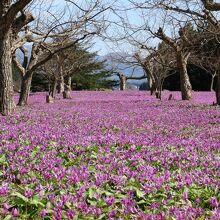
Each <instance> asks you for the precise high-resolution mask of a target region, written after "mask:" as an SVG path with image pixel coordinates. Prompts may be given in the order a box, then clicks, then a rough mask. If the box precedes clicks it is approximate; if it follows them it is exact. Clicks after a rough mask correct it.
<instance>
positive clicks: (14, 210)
mask: <svg viewBox="0 0 220 220" xmlns="http://www.w3.org/2000/svg"><path fill="white" fill-rule="evenodd" d="M11 214H12V216H13V217H17V216H19V211H18V209H16V208H13V209H12V211H11Z"/></svg>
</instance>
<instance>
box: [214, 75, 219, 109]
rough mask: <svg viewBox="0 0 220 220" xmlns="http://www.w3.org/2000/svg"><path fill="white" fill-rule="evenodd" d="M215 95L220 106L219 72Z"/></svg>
mask: <svg viewBox="0 0 220 220" xmlns="http://www.w3.org/2000/svg"><path fill="white" fill-rule="evenodd" d="M215 94H216V101H217V105H220V73H219V72H218V78H217V85H216V90H215Z"/></svg>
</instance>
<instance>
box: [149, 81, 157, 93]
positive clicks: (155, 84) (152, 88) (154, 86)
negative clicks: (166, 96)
mask: <svg viewBox="0 0 220 220" xmlns="http://www.w3.org/2000/svg"><path fill="white" fill-rule="evenodd" d="M156 93H157V83H156V82H155V81H152V84H151V87H150V94H151V95H156Z"/></svg>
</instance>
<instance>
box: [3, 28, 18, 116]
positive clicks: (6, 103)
mask: <svg viewBox="0 0 220 220" xmlns="http://www.w3.org/2000/svg"><path fill="white" fill-rule="evenodd" d="M13 93H14V91H13V79H12V55H11V29H10V28H9V29H8V30H6V31H5V32H4V30H1V31H0V113H1V114H2V115H9V114H10V113H11V112H12V111H13V109H14V107H15V104H14V101H13Z"/></svg>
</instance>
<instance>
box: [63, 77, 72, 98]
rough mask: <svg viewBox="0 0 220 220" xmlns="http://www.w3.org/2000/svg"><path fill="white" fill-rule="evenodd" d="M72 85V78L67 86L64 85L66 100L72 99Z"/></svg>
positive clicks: (69, 78)
mask: <svg viewBox="0 0 220 220" xmlns="http://www.w3.org/2000/svg"><path fill="white" fill-rule="evenodd" d="M71 84H72V78H71V77H68V81H67V84H65V85H64V91H63V98H64V99H71Z"/></svg>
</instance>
